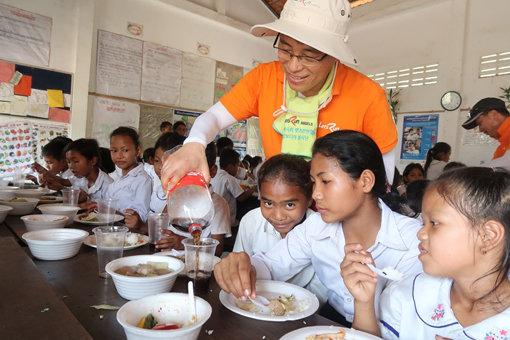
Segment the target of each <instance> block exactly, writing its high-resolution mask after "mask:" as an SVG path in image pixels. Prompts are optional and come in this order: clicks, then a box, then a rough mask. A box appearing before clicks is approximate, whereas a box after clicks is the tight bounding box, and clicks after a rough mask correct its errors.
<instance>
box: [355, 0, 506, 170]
mask: <svg viewBox="0 0 510 340" xmlns="http://www.w3.org/2000/svg"><path fill="white" fill-rule="evenodd" d="M372 4H373V5H372ZM372 4H368V5H364V6H361V7H358V8H356V9H354V10H353V17H354V20H353V25H352V26H351V30H350V41H351V43H352V46H353V49H354V51H355V52H356V54H357V55H358V59H359V60H360V61H361V65H360V67H359V70H360V71H362V72H363V73H365V74H372V73H376V72H384V71H391V70H393V69H399V68H404V67H412V66H417V65H425V64H432V63H439V82H438V84H435V85H429V86H420V87H413V88H404V89H402V90H401V93H400V96H399V100H400V106H399V110H398V111H399V112H402V113H405V112H433V111H441V112H434V113H439V115H440V119H439V131H438V141H444V142H447V143H449V144H450V145H451V146H452V149H453V150H452V155H451V160H458V161H461V162H464V163H466V164H468V165H478V164H480V163H481V162H484V161H487V160H490V158H491V157H492V154H493V152H494V149H495V148H496V146H497V143H490V144H478V145H463V137H464V134H465V130H464V129H463V128H462V127H461V126H460V125H461V124H462V122H464V121H465V120H466V115H467V111H468V110H469V108H470V107H472V106H473V105H474V104H475V103H476V102H477V101H478V100H479V99H482V98H484V97H489V96H492V97H498V96H500V95H502V92H501V90H500V89H499V88H500V87H502V86H504V87H508V86H510V76H508V75H505V76H499V77H493V78H482V79H480V78H478V71H479V62H480V57H481V56H482V55H487V54H491V53H497V52H503V51H510V39H508V36H509V33H510V27H509V26H508V13H510V1H500V0H483V1H482V0H435V1H428V0H406V1H401V0H376V1H375V2H373V3H372ZM448 90H455V91H458V92H459V93H460V94H461V95H462V105H461V107H460V109H459V110H457V111H451V112H446V111H443V109H442V108H441V105H440V98H441V96H442V95H443V94H444V93H445V92H446V91H448ZM403 116H404V115H400V116H399V118H398V121H397V127H398V130H399V139H400V140H401V139H402V123H403ZM397 147H398V151H399V156H398V159H397V167H398V168H399V169H401V170H402V169H403V168H404V167H405V165H406V164H407V163H409V162H410V161H403V160H401V159H400V147H401V145H400V142H399V144H398V146H397Z"/></svg>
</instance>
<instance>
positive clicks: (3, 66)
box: [0, 61, 15, 83]
mask: <svg viewBox="0 0 510 340" xmlns="http://www.w3.org/2000/svg"><path fill="white" fill-rule="evenodd" d="M14 71H15V68H14V64H12V63H7V62H5V61H0V82H2V83H8V82H10V81H11V78H12V76H13V75H14Z"/></svg>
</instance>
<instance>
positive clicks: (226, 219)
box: [168, 185, 232, 238]
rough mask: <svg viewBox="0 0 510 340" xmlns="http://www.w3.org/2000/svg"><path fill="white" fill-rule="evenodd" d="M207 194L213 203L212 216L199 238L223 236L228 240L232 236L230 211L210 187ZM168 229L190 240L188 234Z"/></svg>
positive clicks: (171, 227) (171, 228)
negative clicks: (209, 194)
mask: <svg viewBox="0 0 510 340" xmlns="http://www.w3.org/2000/svg"><path fill="white" fill-rule="evenodd" d="M209 192H210V193H211V199H212V202H213V209H214V215H213V218H212V220H211V222H210V223H209V227H207V228H205V229H204V230H203V231H202V235H201V237H209V236H211V235H222V234H223V235H225V238H229V237H230V236H232V231H231V228H230V210H229V207H228V204H227V201H225V199H224V198H223V197H221V196H220V195H218V194H217V193H215V192H213V191H212V188H211V186H210V185H209ZM168 229H170V230H171V231H172V232H174V233H175V234H177V235H181V236H184V237H188V238H191V234H190V233H186V232H183V231H180V230H178V229H177V228H174V227H173V226H170V227H169V228H168Z"/></svg>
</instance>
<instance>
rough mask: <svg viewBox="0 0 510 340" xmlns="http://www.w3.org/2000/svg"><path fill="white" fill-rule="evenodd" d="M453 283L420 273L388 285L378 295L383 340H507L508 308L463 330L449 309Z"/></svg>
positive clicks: (509, 330) (508, 338) (508, 336)
mask: <svg viewBox="0 0 510 340" xmlns="http://www.w3.org/2000/svg"><path fill="white" fill-rule="evenodd" d="M452 282H453V280H452V279H449V278H444V277H434V276H430V275H427V274H425V273H421V274H419V275H416V276H411V277H407V278H405V279H404V280H402V281H400V282H395V283H393V284H391V285H390V286H389V287H388V288H387V289H386V290H385V291H384V292H383V293H382V295H381V304H380V306H379V308H380V313H379V315H380V321H379V326H380V329H381V334H382V337H383V338H384V339H412V340H420V339H423V340H425V339H427V340H429V339H434V338H435V336H436V334H438V335H441V336H443V337H446V338H448V339H456V340H461V339H466V340H467V339H477V340H481V339H484V340H496V339H506V340H510V308H507V309H506V310H504V311H503V312H501V313H499V314H497V315H494V316H492V317H490V318H488V319H485V320H483V321H481V322H479V323H476V324H474V325H471V326H467V327H462V326H461V325H460V324H459V322H458V321H457V319H456V318H455V314H454V313H453V311H452V309H451V303H450V290H451V286H452Z"/></svg>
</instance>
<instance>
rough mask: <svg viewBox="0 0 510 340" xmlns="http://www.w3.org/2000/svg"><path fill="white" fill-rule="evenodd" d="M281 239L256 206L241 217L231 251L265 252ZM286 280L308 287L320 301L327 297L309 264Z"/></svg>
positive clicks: (309, 212) (308, 214) (310, 211)
mask: <svg viewBox="0 0 510 340" xmlns="http://www.w3.org/2000/svg"><path fill="white" fill-rule="evenodd" d="M312 213H313V210H311V209H308V211H307V212H306V216H310V214H312ZM290 232H292V230H291V231H290ZM290 232H289V233H290ZM287 235H288V234H287ZM281 239H282V235H281V234H280V233H279V232H278V231H277V230H276V229H275V228H274V227H273V226H272V225H271V223H269V221H268V220H266V219H265V218H264V216H263V215H262V210H261V209H260V208H256V209H253V210H251V211H249V212H248V213H246V215H244V216H243V218H242V219H241V223H239V231H238V232H237V236H236V242H235V243H234V249H233V251H234V252H241V251H244V252H245V253H247V254H248V255H249V256H252V255H254V254H256V253H265V252H266V251H268V250H269V249H271V248H273V247H274V245H275V244H277V243H278V242H279V241H280V240H281ZM288 281H289V282H290V283H293V284H295V285H298V286H300V287H304V288H306V289H308V290H309V291H311V292H312V293H314V294H315V295H316V296H317V298H318V299H319V301H320V302H321V303H324V302H326V300H327V299H328V290H327V289H326V287H324V285H323V284H322V283H321V282H320V280H319V278H318V277H317V275H316V274H315V270H314V269H313V266H312V265H311V264H310V265H308V266H307V267H305V268H304V269H303V270H302V271H301V272H299V273H298V274H296V275H295V276H294V277H292V278H291V279H290V280H288Z"/></svg>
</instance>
